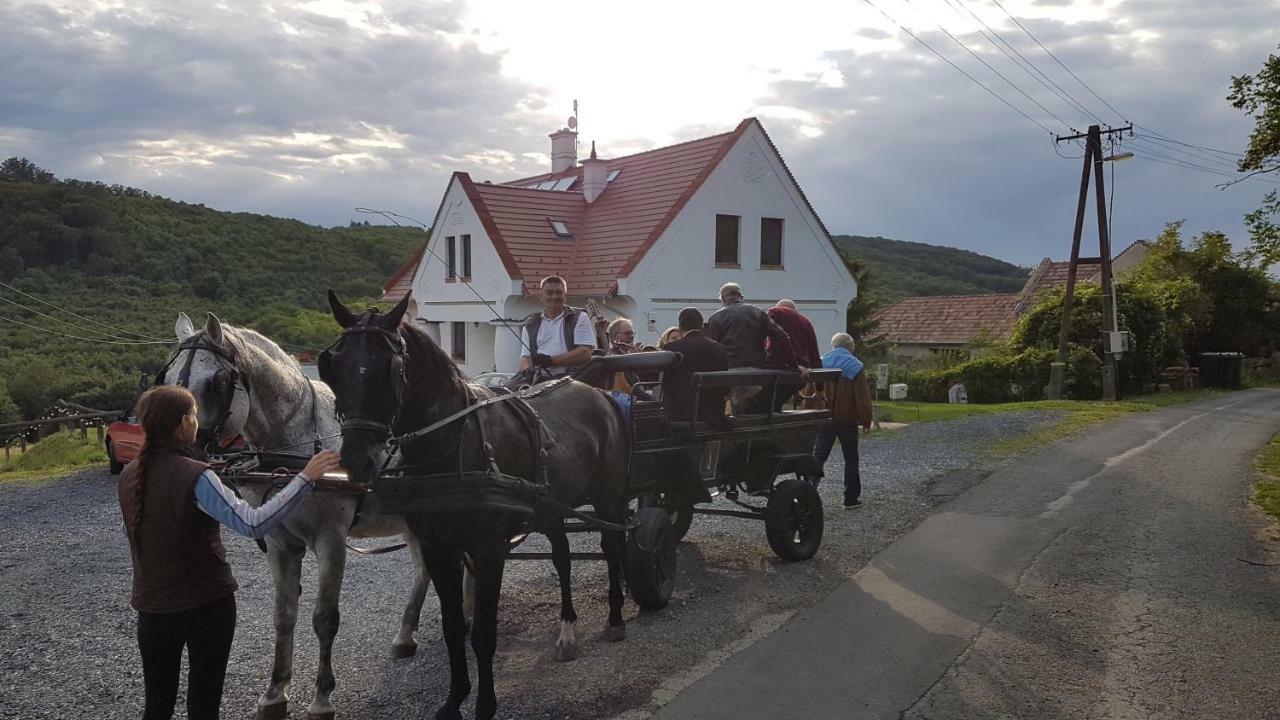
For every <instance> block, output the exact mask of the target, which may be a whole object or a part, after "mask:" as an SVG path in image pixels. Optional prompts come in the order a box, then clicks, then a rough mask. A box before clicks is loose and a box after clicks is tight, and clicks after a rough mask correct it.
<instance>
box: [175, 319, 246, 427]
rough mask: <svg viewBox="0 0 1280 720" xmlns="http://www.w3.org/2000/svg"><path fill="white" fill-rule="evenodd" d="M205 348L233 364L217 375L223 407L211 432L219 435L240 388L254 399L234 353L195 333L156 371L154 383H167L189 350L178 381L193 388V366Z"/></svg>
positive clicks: (216, 391)
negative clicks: (191, 384)
mask: <svg viewBox="0 0 1280 720" xmlns="http://www.w3.org/2000/svg"><path fill="white" fill-rule="evenodd" d="M201 350H204V351H206V352H209V353H212V354H213V355H215V356H217V357H219V358H221V359H223V360H225V361H226V362H227V363H229V364H230V365H231V367H230V368H224V367H219V368H218V370H217V371H215V372H214V374H213V392H214V396H215V397H216V398H217V399H218V402H219V404H220V405H221V407H220V408H219V409H218V421H217V422H216V423H215V424H214V426H213V428H212V430H211V431H210V432H211V433H212V434H213V436H214V437H215V438H216V437H218V436H219V435H221V433H222V426H223V425H225V424H226V423H227V420H228V419H229V418H230V417H231V408H232V405H233V404H234V403H235V399H236V390H237V389H241V390H244V394H245V396H246V397H248V398H249V399H250V402H252V391H251V388H250V386H249V379H248V378H245V377H243V376H242V375H241V374H240V369H239V368H238V367H237V365H236V356H235V354H234V353H232V352H230V351H228V350H227V349H225V348H223V347H222V346H221V345H218V344H216V343H214V342H212V341H210V340H209V339H208V337H206V336H205V335H204V334H198V335H193V336H191V337H189V338H187V339H186V340H183V341H182V342H181V343H179V344H178V349H177V350H174V351H173V355H170V356H169V361H168V362H166V363H165V364H164V367H162V368H160V372H158V373H156V377H155V380H154V381H153V383H152V384H154V385H164V384H165V381H164V379H165V376H166V375H167V374H168V373H169V368H171V367H173V364H174V363H176V362H177V361H178V358H180V357H182V354H183V353H184V352H185V353H186V354H187V356H186V359H185V360H184V361H183V363H182V369H181V370H180V371H179V372H178V382H177V384H178V385H179V386H180V387H184V388H188V389H190V383H191V365H192V363H193V362H195V359H196V353H198V352H200V351H201Z"/></svg>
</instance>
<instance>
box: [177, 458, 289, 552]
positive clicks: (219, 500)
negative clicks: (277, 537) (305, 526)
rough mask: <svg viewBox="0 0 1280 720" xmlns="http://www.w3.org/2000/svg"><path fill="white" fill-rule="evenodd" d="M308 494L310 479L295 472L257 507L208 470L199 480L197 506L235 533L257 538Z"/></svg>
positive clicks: (264, 533)
mask: <svg viewBox="0 0 1280 720" xmlns="http://www.w3.org/2000/svg"><path fill="white" fill-rule="evenodd" d="M309 494H311V482H310V481H309V480H308V479H307V477H306V476H304V475H303V474H302V473H298V474H297V475H295V476H294V477H293V480H291V481H290V482H289V484H288V485H285V486H284V489H282V490H281V491H280V492H278V493H276V494H275V496H274V497H272V498H271V499H270V500H268V501H266V502H265V503H263V504H262V505H260V506H258V507H253V506H252V505H250V504H249V503H247V502H245V501H244V500H242V499H240V498H238V497H236V495H235V493H234V492H232V491H231V488H229V487H227V486H226V485H223V484H222V480H220V479H219V478H218V475H217V473H215V472H214V471H212V470H205V471H204V472H203V473H201V474H200V478H199V479H198V480H196V507H198V508H200V510H202V511H203V512H204V514H206V515H208V516H209V517H211V518H213V519H214V520H217V521H218V522H220V523H222V524H223V525H226V526H227V527H228V528H230V529H231V530H232V531H233V532H236V533H239V534H241V535H244V536H246V537H251V538H254V539H255V540H256V539H259V538H262V537H264V536H265V535H266V534H267V533H269V532H271V531H272V530H274V529H275V527H276V526H277V525H279V524H280V522H281V521H283V520H284V519H285V517H286V516H287V515H288V514H289V511H290V510H292V509H293V508H294V506H296V505H297V504H298V503H299V502H301V501H302V498H304V497H306V496H307V495H309Z"/></svg>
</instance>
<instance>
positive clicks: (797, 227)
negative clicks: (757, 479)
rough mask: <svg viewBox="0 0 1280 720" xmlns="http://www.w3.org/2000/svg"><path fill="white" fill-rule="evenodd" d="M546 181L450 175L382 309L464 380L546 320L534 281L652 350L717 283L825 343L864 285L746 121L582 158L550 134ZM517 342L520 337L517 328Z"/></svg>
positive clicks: (509, 352)
mask: <svg viewBox="0 0 1280 720" xmlns="http://www.w3.org/2000/svg"><path fill="white" fill-rule="evenodd" d="M550 137H551V141H552V148H551V150H552V152H551V160H552V167H551V172H549V173H546V174H543V175H537V176H534V177H528V178H523V179H520V180H514V181H510V182H504V183H501V184H493V183H490V182H487V181H486V182H476V181H474V180H473V179H472V178H471V176H470V175H468V174H467V173H464V172H456V173H454V174H453V176H452V177H451V178H450V180H449V184H448V186H447V187H446V188H445V191H444V196H443V198H442V200H441V202H440V207H439V209H438V210H437V212H436V216H435V220H434V222H433V223H432V233H431V240H430V247H429V248H424V250H423V252H421V253H419V254H418V256H417V257H415V258H414V259H413V260H412V261H410V262H409V263H407V264H406V265H405V266H404V267H403V268H401V270H400V271H398V272H397V273H396V274H395V275H394V276H393V277H392V278H391V279H390V280H388V282H387V284H386V286H384V297H385V298H386V299H388V300H394V301H398V300H400V299H401V298H403V297H404V296H405V294H408V295H409V296H410V298H411V299H412V302H411V309H410V312H411V313H412V316H413V317H414V319H415V321H416V322H419V323H421V324H422V325H423V326H425V327H426V329H427V332H428V333H429V334H431V335H432V337H434V338H435V339H436V340H437V341H438V342H439V343H440V344H441V346H442V347H443V348H444V349H445V350H447V351H449V352H450V353H451V354H452V355H453V357H454V359H455V360H456V361H457V362H458V363H459V365H460V366H461V367H462V369H463V371H464V372H467V373H470V374H475V373H479V372H483V371H485V370H491V369H498V370H513V369H514V368H515V367H516V363H517V361H518V358H519V355H520V347H519V345H520V342H519V339H518V335H517V333H518V331H519V328H520V325H521V323H522V322H523V321H524V319H525V318H526V317H528V316H529V315H531V314H533V313H535V312H537V311H539V310H540V309H541V302H540V299H539V292H538V283H539V281H540V280H541V279H542V278H543V277H546V276H547V275H553V274H555V275H561V276H563V277H565V278H566V280H567V281H568V290H569V302H570V304H572V305H575V306H579V307H581V306H582V305H583V304H584V303H585V302H586V301H587V300H588V299H595V300H596V302H597V304H598V305H599V306H600V307H602V308H603V309H604V311H605V313H606V315H607V316H608V317H609V319H613V318H615V317H627V318H630V319H631V320H633V321H634V323H635V325H636V333H637V338H638V339H639V340H640V341H641V342H649V343H655V342H656V341H657V338H658V335H659V334H660V333H661V332H662V331H663V330H664V329H666V328H667V327H669V326H671V325H675V324H676V314H677V313H678V312H679V311H680V309H681V308H684V307H688V306H690V305H693V306H696V307H699V308H701V309H702V311H703V312H704V313H705V314H708V315H709V314H710V313H711V312H712V311H714V310H715V309H716V308H718V307H719V305H720V303H719V299H718V297H717V291H718V290H719V287H720V285H721V284H723V283H725V282H730V281H732V282H737V283H739V284H740V285H742V287H743V290H744V291H745V294H746V296H747V300H748V301H750V302H755V303H757V304H766V303H767V304H772V303H773V302H775V301H777V300H778V299H780V298H784V297H786V298H791V299H792V300H794V301H795V302H796V305H797V307H798V308H799V309H800V311H801V312H803V313H804V314H805V315H806V316H808V317H809V318H810V320H812V321H813V323H814V326H815V328H816V329H817V331H818V334H819V336H821V337H823V338H829V337H830V336H831V335H832V334H834V333H836V332H840V331H842V330H843V329H844V325H845V311H846V308H847V307H848V305H849V303H850V302H851V301H852V300H853V298H854V296H855V295H856V294H857V287H856V285H855V283H854V280H853V278H852V277H851V276H850V274H849V272H848V269H847V268H846V267H845V265H844V263H843V262H842V261H841V259H840V255H839V253H838V252H837V250H836V248H835V245H834V244H833V243H832V241H831V237H830V234H829V233H828V232H827V229H826V227H825V226H824V225H823V223H822V220H821V219H820V218H819V217H818V215H817V213H815V212H814V210H813V207H812V206H811V205H810V204H809V201H808V199H807V198H806V197H805V195H804V193H803V192H802V191H801V189H800V186H799V185H798V184H797V183H796V180H795V178H794V177H793V176H792V175H791V171H790V170H789V169H788V168H787V166H786V163H785V162H783V159H782V155H781V154H780V153H779V152H778V149H777V148H776V147H775V146H774V144H773V142H772V141H771V140H770V139H769V136H768V135H767V134H766V133H765V131H764V128H763V127H762V126H761V124H760V122H759V121H758V120H756V119H755V118H747V119H745V120H743V121H742V122H741V123H739V125H738V126H737V128H735V129H734V130H733V131H732V132H727V133H722V134H719V135H712V136H710V137H705V138H701V139H698V140H692V141H689V142H684V143H679V144H677V145H671V146H668V147H663V148H658V149H656V150H649V151H646V152H641V153H636V154H634V155H628V156H625V157H619V158H613V159H603V158H599V157H597V154H596V149H595V147H594V144H593V146H592V148H591V153H590V156H589V157H588V158H586V159H585V160H582V161H581V162H579V161H578V159H577V154H578V151H577V133H576V132H575V131H574V130H571V129H569V128H564V129H561V130H558V131H557V132H555V133H552V134H551V136H550ZM508 329H510V330H514V331H516V332H510V331H509V330H508Z"/></svg>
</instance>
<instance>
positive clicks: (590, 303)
mask: <svg viewBox="0 0 1280 720" xmlns="http://www.w3.org/2000/svg"><path fill="white" fill-rule="evenodd" d="M585 310H586V312H587V317H589V318H591V327H592V328H593V329H594V330H595V333H596V348H597V349H600V350H608V349H609V319H608V318H606V317H605V316H604V311H603V310H601V309H600V306H599V305H597V304H596V301H595V299H594V298H588V299H587V306H586V308H585Z"/></svg>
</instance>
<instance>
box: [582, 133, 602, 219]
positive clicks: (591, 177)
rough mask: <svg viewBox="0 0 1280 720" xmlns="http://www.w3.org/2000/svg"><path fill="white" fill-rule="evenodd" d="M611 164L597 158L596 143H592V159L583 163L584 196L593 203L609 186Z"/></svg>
mask: <svg viewBox="0 0 1280 720" xmlns="http://www.w3.org/2000/svg"><path fill="white" fill-rule="evenodd" d="M608 177H609V163H608V162H607V161H605V160H601V159H600V158H598V157H596V143H595V141H594V140H593V141H592V142H591V157H589V158H587V159H586V160H583V161H582V196H583V197H584V198H586V200H587V202H589V203H592V202H595V201H596V198H598V197H600V193H602V192H604V188H605V185H607V184H608Z"/></svg>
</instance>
